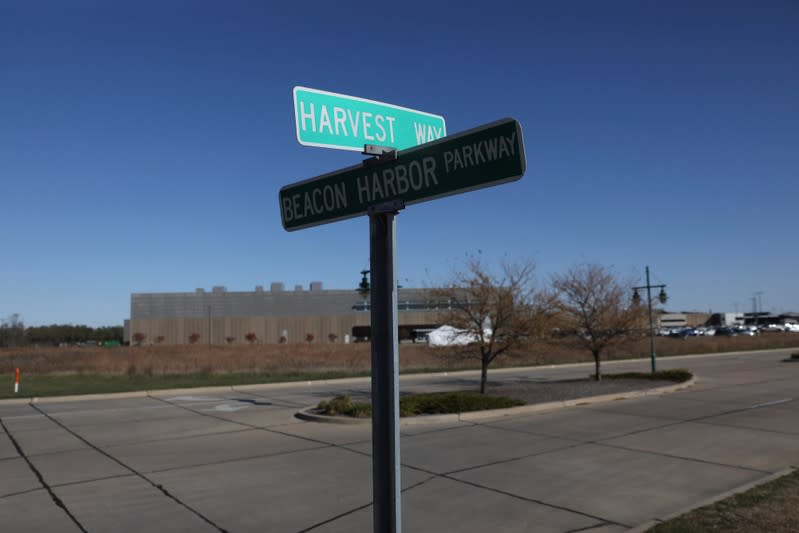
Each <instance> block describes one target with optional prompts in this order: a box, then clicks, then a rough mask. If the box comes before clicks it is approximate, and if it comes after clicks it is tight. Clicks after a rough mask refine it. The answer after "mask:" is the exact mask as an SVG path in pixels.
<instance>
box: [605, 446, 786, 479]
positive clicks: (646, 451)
mask: <svg viewBox="0 0 799 533" xmlns="http://www.w3.org/2000/svg"><path fill="white" fill-rule="evenodd" d="M589 444H594V445H595V446H603V447H605V448H613V449H616V450H624V451H628V452H637V453H643V454H646V455H654V456H657V457H667V458H669V459H680V460H681V461H690V462H692V463H701V464H705V465H712V466H722V467H725V468H733V469H735V470H744V471H746V472H757V473H759V474H768V473H769V472H770V471H769V470H762V469H760V468H752V467H749V466H740V465H731V464H727V463H717V462H715V461H708V460H707V459H698V458H696V457H685V456H683V455H673V454H669V453H663V452H656V451H652V450H642V449H639V448H631V447H629V446H620V445H618V444H608V443H606V442H599V441H597V442H591V443H589Z"/></svg>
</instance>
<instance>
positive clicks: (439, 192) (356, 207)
mask: <svg viewBox="0 0 799 533" xmlns="http://www.w3.org/2000/svg"><path fill="white" fill-rule="evenodd" d="M526 166H527V162H526V159H525V154H524V142H523V140H522V130H521V126H520V125H519V123H518V122H517V121H516V120H514V119H512V118H508V119H503V120H499V121H497V122H493V123H490V124H486V125H484V126H480V127H478V128H475V129H472V130H469V131H466V132H463V133H460V134H458V135H453V136H450V137H445V138H443V139H440V140H438V141H434V142H430V143H427V144H425V145H423V146H418V147H416V148H411V149H408V150H404V151H401V152H398V154H397V157H396V159H394V160H391V161H386V162H383V163H380V164H377V165H374V166H364V165H356V166H352V167H349V168H345V169H342V170H337V171H335V172H331V173H329V174H324V175H322V176H319V177H316V178H312V179H310V180H306V181H302V182H299V183H294V184H292V185H287V186H285V187H283V188H282V189H280V213H281V217H282V220H283V227H284V228H285V229H286V230H288V231H293V230H298V229H302V228H307V227H311V226H317V225H320V224H326V223H328V222H334V221H337V220H343V219H347V218H352V217H355V216H358V215H363V214H366V212H367V211H368V209H369V207H370V206H373V205H379V204H384V203H386V202H390V201H393V200H401V201H402V202H404V204H406V205H409V204H414V203H419V202H424V201H427V200H432V199H434V198H439V197H442V196H449V195H451V194H458V193H462V192H466V191H470V190H474V189H481V188H483V187H489V186H492V185H499V184H500V183H506V182H509V181H515V180H517V179H519V178H520V177H521V176H522V174H524V171H525V168H526Z"/></svg>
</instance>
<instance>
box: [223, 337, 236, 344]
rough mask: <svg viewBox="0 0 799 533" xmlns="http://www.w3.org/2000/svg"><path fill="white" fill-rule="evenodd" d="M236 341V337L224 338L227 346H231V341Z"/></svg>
mask: <svg viewBox="0 0 799 533" xmlns="http://www.w3.org/2000/svg"><path fill="white" fill-rule="evenodd" d="M235 340H236V337H225V342H226V343H228V344H233V341H235Z"/></svg>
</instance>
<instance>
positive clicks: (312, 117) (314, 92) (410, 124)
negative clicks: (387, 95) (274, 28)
mask: <svg viewBox="0 0 799 533" xmlns="http://www.w3.org/2000/svg"><path fill="white" fill-rule="evenodd" d="M294 117H295V121H296V125H297V140H298V141H299V143H300V144H303V145H305V146H321V147H324V148H337V149H339V150H355V151H358V152H360V151H361V150H363V147H364V145H365V144H372V145H379V146H388V147H391V148H394V149H396V150H404V149H406V148H411V147H413V146H418V145H420V144H424V143H427V142H430V141H434V140H436V139H440V138H442V137H444V136H445V135H446V134H447V128H446V124H445V123H444V117H441V116H438V115H432V114H430V113H424V112H422V111H415V110H413V109H408V108H406V107H400V106H396V105H392V104H384V103H381V102H375V101H373V100H366V99H365V98H358V97H355V96H347V95H345V94H336V93H331V92H327V91H320V90H318V89H309V88H307V87H294Z"/></svg>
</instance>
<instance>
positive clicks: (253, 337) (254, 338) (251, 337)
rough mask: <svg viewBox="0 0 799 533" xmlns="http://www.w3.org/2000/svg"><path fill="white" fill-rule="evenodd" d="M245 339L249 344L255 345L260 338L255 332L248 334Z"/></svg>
mask: <svg viewBox="0 0 799 533" xmlns="http://www.w3.org/2000/svg"><path fill="white" fill-rule="evenodd" d="M244 338H245V339H247V342H249V343H250V344H253V343H255V341H257V340H258V336H257V335H255V333H253V332H249V333H247V334H246V335H245V336H244Z"/></svg>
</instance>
